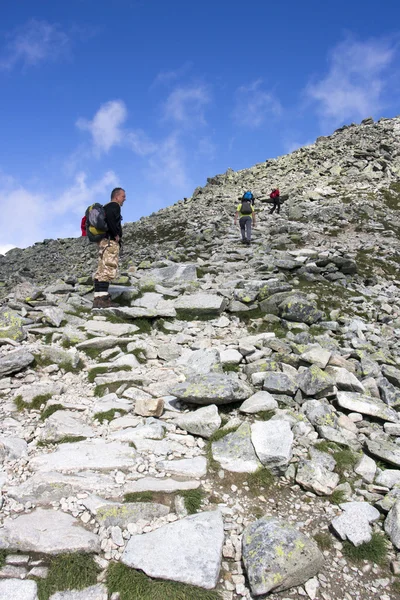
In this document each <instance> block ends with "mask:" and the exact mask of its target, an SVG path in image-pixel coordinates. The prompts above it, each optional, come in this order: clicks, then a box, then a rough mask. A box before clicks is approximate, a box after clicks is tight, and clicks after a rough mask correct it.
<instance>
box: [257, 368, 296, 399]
mask: <svg viewBox="0 0 400 600" xmlns="http://www.w3.org/2000/svg"><path fill="white" fill-rule="evenodd" d="M263 389H264V390H266V391H267V392H270V393H271V394H288V395H289V396H294V394H295V393H296V392H297V389H298V385H297V383H296V382H295V381H294V380H293V378H292V377H289V375H286V373H280V372H275V371H267V372H266V373H265V377H264V383H263Z"/></svg>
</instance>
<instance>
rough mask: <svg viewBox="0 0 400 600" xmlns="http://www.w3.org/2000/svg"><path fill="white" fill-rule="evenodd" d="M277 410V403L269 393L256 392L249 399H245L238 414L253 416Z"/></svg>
mask: <svg viewBox="0 0 400 600" xmlns="http://www.w3.org/2000/svg"><path fill="white" fill-rule="evenodd" d="M276 408H278V402H277V401H276V400H275V398H274V397H273V396H272V394H270V393H269V392H264V391H260V392H256V393H255V394H253V395H252V396H250V398H247V400H245V401H244V402H243V404H242V405H241V406H240V407H239V410H240V412H243V413H248V414H255V413H258V412H261V411H264V410H275V409H276Z"/></svg>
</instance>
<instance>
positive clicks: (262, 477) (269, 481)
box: [247, 467, 275, 495]
mask: <svg viewBox="0 0 400 600" xmlns="http://www.w3.org/2000/svg"><path fill="white" fill-rule="evenodd" d="M274 482H275V477H274V476H273V474H272V473H271V471H270V470H269V469H266V468H265V467H260V468H259V469H257V471H255V472H254V473H250V474H249V476H248V477H247V483H248V485H249V488H250V491H251V492H252V493H253V494H255V495H257V494H259V493H260V491H261V488H267V489H268V488H270V487H271V486H272V485H273V484H274Z"/></svg>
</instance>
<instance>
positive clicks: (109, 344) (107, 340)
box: [76, 335, 132, 350]
mask: <svg viewBox="0 0 400 600" xmlns="http://www.w3.org/2000/svg"><path fill="white" fill-rule="evenodd" d="M131 341H132V338H131V337H117V336H115V335H109V336H105V337H96V338H91V339H90V340H85V341H84V342H80V343H79V344H77V345H76V348H77V349H78V350H91V349H93V350H108V349H109V348H114V347H115V346H118V345H119V344H129V343H130V342H131Z"/></svg>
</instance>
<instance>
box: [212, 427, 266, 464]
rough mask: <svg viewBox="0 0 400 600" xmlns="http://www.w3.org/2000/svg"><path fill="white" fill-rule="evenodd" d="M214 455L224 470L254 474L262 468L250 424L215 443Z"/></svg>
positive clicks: (213, 444)
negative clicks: (252, 440) (253, 442)
mask: <svg viewBox="0 0 400 600" xmlns="http://www.w3.org/2000/svg"><path fill="white" fill-rule="evenodd" d="M211 449H212V455H213V457H214V459H215V460H217V461H218V462H219V463H220V464H221V467H222V468H223V469H226V470H227V471H232V472H234V473H254V472H255V471H257V470H258V469H259V468H261V466H262V465H261V462H260V461H259V460H258V458H257V455H256V453H255V451H254V446H253V444H252V442H251V429H250V425H249V424H248V423H243V425H241V426H240V427H239V429H238V430H237V431H234V432H233V433H228V434H227V435H226V436H225V437H223V438H222V439H220V440H218V441H217V442H213V443H212V445H211Z"/></svg>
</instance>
